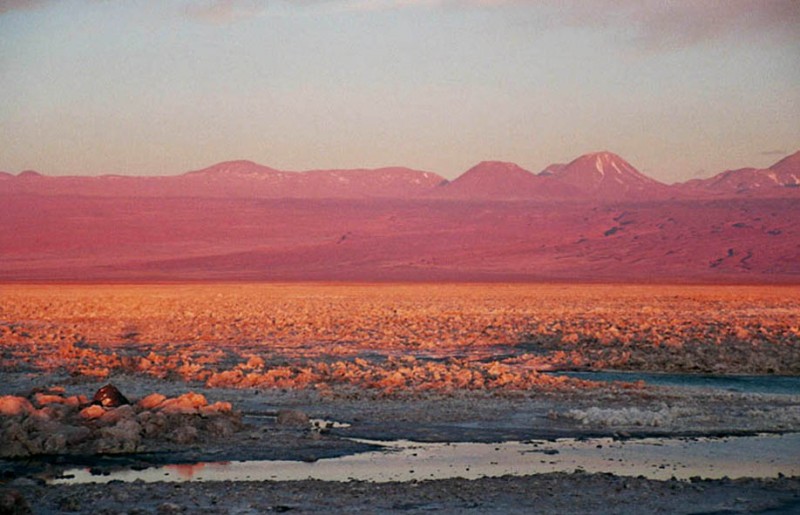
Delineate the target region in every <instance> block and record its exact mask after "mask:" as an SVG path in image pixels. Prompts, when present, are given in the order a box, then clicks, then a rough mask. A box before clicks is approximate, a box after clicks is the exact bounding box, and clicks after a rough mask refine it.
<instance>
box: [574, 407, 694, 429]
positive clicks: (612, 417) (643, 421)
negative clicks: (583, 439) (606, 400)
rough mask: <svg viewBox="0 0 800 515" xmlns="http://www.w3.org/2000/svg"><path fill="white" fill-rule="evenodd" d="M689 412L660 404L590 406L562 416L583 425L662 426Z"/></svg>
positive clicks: (669, 424) (670, 423)
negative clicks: (651, 405) (637, 406)
mask: <svg viewBox="0 0 800 515" xmlns="http://www.w3.org/2000/svg"><path fill="white" fill-rule="evenodd" d="M689 414H692V410H687V408H677V407H670V406H661V407H659V408H658V409H640V408H633V407H631V408H598V407H591V408H587V409H573V410H569V411H568V412H566V413H565V414H564V416H565V417H567V418H571V419H573V420H575V421H577V422H580V423H581V424H583V425H585V426H602V427H616V426H644V427H664V426H671V425H673V424H674V423H675V422H676V420H680V418H681V417H683V416H686V415H689Z"/></svg>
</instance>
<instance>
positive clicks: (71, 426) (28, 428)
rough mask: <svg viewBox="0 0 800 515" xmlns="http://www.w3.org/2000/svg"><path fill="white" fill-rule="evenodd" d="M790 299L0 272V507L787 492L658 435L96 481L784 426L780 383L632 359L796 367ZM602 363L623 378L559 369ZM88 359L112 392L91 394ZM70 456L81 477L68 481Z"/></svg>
mask: <svg viewBox="0 0 800 515" xmlns="http://www.w3.org/2000/svg"><path fill="white" fill-rule="evenodd" d="M798 313H800V287H797V286H791V285H783V286H781V285H770V286H754V285H741V286H735V285H729V286H722V285H716V286H709V285H669V284H655V285H647V284H638V285H637V284H558V283H553V284H539V283H537V284H525V283H516V284H506V283H469V284H457V283H381V284H371V283H236V282H230V283H219V284H208V283H202V284H201V283H197V284H193V283H185V282H184V283H173V284H167V283H163V284H152V283H150V284H115V285H99V284H94V285H93V284H79V285H76V284H72V285H70V284H60V285H57V284H43V285H31V284H27V285H25V284H7V285H4V286H2V302H0V323H1V325H0V346H1V347H2V356H1V361H0V367H1V370H2V376H3V381H2V385H1V386H0V394H2V395H3V397H2V404H0V408H2V410H3V414H4V416H3V418H2V431H3V438H2V446H1V447H0V452H2V457H3V461H2V462H1V463H2V472H3V482H4V486H3V492H4V496H5V497H4V501H3V502H4V507H5V506H16V508H13V509H18V510H22V511H24V510H25V509H26V508H30V509H32V510H33V511H34V512H37V513H55V512H62V511H70V512H94V511H98V510H99V511H101V512H102V511H104V512H126V511H127V512H138V513H151V512H158V513H170V512H184V511H185V512H218V513H259V512H265V511H287V510H293V511H297V512H313V511H330V510H333V511H362V512H373V511H380V510H400V511H404V512H409V513H414V512H422V511H429V510H439V511H446V512H453V513H455V512H463V511H480V512H487V511H488V512H498V513H505V512H515V511H516V512H530V511H543V512H591V511H594V512H614V513H640V512H641V511H642V509H643V507H644V506H646V507H647V511H663V512H720V511H725V510H727V511H725V512H758V511H765V510H766V511H768V510H777V511H769V512H770V513H773V512H780V511H781V510H784V511H786V512H790V511H791V510H792V509H796V508H797V506H798V499H800V490H799V487H800V486H799V484H798V481H797V478H796V477H786V474H783V473H780V474H777V475H774V477H761V478H748V477H747V474H744V475H739V476H737V477H723V476H725V474H719V475H716V476H715V475H714V474H713V473H709V475H708V476H707V477H702V476H700V475H698V476H693V477H691V478H686V477H681V474H680V470H679V469H680V466H681V465H680V464H679V463H678V462H677V460H678V458H676V459H675V463H672V464H671V465H670V467H672V468H671V470H672V469H674V470H675V472H674V473H672V472H670V473H669V474H668V475H667V476H665V477H663V478H660V479H653V478H650V477H645V476H644V475H642V474H638V473H630V474H624V473H623V474H619V473H615V474H612V473H604V472H598V471H596V470H595V469H592V468H591V467H589V468H590V470H589V471H588V472H587V471H586V470H584V469H583V467H581V466H579V467H577V468H576V470H574V471H573V470H570V471H568V472H565V471H560V472H552V471H551V472H540V473H533V471H531V473H527V474H526V473H519V472H515V473H514V474H511V475H509V474H502V475H491V474H488V475H487V477H470V476H469V474H466V475H465V474H459V473H454V474H452V476H450V477H433V478H431V477H419V478H418V479H417V478H413V479H407V480H403V481H389V482H378V483H375V482H370V481H369V480H366V481H365V480H353V481H347V479H348V478H347V477H341V478H338V479H339V480H337V481H330V480H319V479H308V480H292V481H289V480H285V481H284V480H274V481H255V480H250V481H248V480H242V478H233V479H231V480H228V481H202V482H200V481H195V482H192V481H186V482H174V481H172V480H170V481H166V482H164V481H156V482H147V483H143V482H142V480H141V479H140V480H139V481H133V482H127V481H121V480H112V481H111V482H110V483H109V482H108V481H109V479H113V478H114V477H116V476H113V475H110V476H109V474H113V473H115V472H118V471H120V470H139V471H142V470H144V471H147V470H159V471H160V470H161V469H159V468H158V467H162V466H165V465H167V466H173V467H175V466H177V467H178V468H177V469H175V470H177V471H179V472H178V476H182V477H184V478H185V479H186V478H188V479H191V478H192V476H193V474H194V472H193V471H194V470H196V469H198V468H199V469H202V468H203V467H204V466H205V465H206V464H215V463H226V462H239V461H243V462H253V461H254V460H279V461H275V462H274V463H276V464H279V463H287V462H302V463H306V464H311V466H313V464H315V463H323V462H325V461H326V460H331V459H333V460H335V459H337V457H341V456H358V455H360V454H362V453H368V452H372V453H375V452H376V450H377V451H378V452H379V454H380V452H381V450H380V448H379V446H377V447H376V442H396V441H411V442H420V444H422V443H427V444H435V443H443V444H456V443H459V442H465V443H467V442H470V443H485V444H498V445H500V444H502V443H504V442H506V443H507V442H536V441H542V442H547V441H550V442H553V441H559V439H576V441H581V440H586V439H592V438H601V439H603V438H604V439H607V440H603V442H606V443H605V446H606V447H609V446H613V442H622V443H624V442H636V441H637V440H640V439H643V438H667V439H676V438H677V439H685V441H687V442H690V441H693V440H697V439H703V438H735V437H746V436H753V435H787V434H788V435H791V434H794V433H796V432H797V431H798V429H800V394H798V393H790V394H785V393H783V394H774V393H769V392H766V393H765V392H751V391H736V390H731V389H714V388H685V387H669V386H663V385H657V384H652V383H651V382H650V381H648V380H643V379H641V378H639V376H637V375H636V373H648V374H656V375H657V374H664V375H665V376H666V375H669V376H671V377H675V376H676V375H680V374H683V375H686V377H699V376H702V377H705V376H709V377H721V376H725V377H741V376H743V377H759V376H760V377H783V376H796V375H798V372H800V345H798V344H799V343H800V341H799V340H800V326H798V316H797V315H798ZM603 370H615V371H625V372H629V373H630V374H629V376H623V377H630V380H625V379H622V380H617V381H604V380H595V379H592V375H591V374H587V373H584V374H572V375H570V374H564V373H563V372H570V371H571V372H575V371H579V372H591V371H603ZM644 377H650V376H644ZM108 383H111V384H113V385H115V386H116V387H117V388H119V390H120V391H121V392H122V393H123V395H124V396H125V397H126V398H127V399H128V400H129V401H130V404H129V405H123V406H118V407H109V406H100V405H92V404H91V399H92V396H93V395H94V393H95V392H96V391H97V390H98V389H99V388H100V387H102V386H103V385H105V384H108ZM608 442H612V443H608ZM792 445H793V446H794V447H792ZM602 446H603V445H600V444H598V447H602ZM795 447H796V444H792V443H790V444H789V448H788V452H793V451H794V450H797V449H796V448H795ZM382 452H384V453H389V452H391V451H390V450H383V451H382ZM557 452H558V451H549V453H552V454H557ZM563 452H564V451H563V450H562V453H563ZM756 458H757V457H753V456H741V457H740V461H743V462H745V463H746V462H747V460H749V459H756ZM620 461H622V459H620ZM264 463H268V462H267V461H265V462H264ZM542 463H544V460H542ZM276 466H278V465H276ZM379 466H380V465H379ZM387 466H388V465H387ZM82 467H85V469H86V470H88V471H89V472H90V474H89V475H90V477H91V478H92V480H93V481H97V484H94V483H88V484H86V483H76V482H70V481H69V479H70V477H71V476H73V477H74V472H71V471H74V470H75V469H76V468H77V469H80V468H82ZM181 467H182V468H181ZM662 468H664V467H662ZM467 470H468V469H467ZM411 472H412V473H413V472H414V471H413V470H412V471H411ZM787 472H789V473H790V474H789V475H792V474H791V472H792V471H791V470H787ZM490 476H491V477H490ZM150 480H152V478H151V479H150ZM148 481H149V480H148ZM133 500H135V502H133ZM9 509H11V508H9Z"/></svg>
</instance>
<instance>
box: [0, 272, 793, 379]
mask: <svg viewBox="0 0 800 515" xmlns="http://www.w3.org/2000/svg"><path fill="white" fill-rule="evenodd" d="M798 314H800V287H791V286H787V287H774V286H770V287H754V286H664V285H658V286H647V285H556V284H553V285H523V284H516V285H503V284H486V285H454V284H414V285H409V284H404V285H336V284H291V285H286V284H220V285H137V286H123V285H113V286H89V285H81V286H52V285H51V286H32V285H13V286H9V285H6V286H2V301H0V321H1V322H0V346H2V352H3V354H2V362H1V363H0V366H2V368H3V369H6V370H17V371H21V370H29V371H31V372H34V373H35V372H38V371H42V372H45V371H47V372H55V371H64V372H67V373H69V374H71V375H73V376H88V377H93V378H102V377H107V376H109V375H113V374H118V373H128V374H141V375H143V376H153V377H158V378H166V379H177V380H186V381H199V382H202V383H204V384H205V385H207V386H211V387H217V386H219V387H221V386H225V387H238V388H250V387H257V388H315V389H317V390H321V391H328V390H329V389H331V390H333V391H335V390H336V388H337V387H338V386H355V387H359V388H368V389H374V390H377V391H381V392H389V393H391V392H394V391H398V390H437V391H452V390H457V389H470V390H474V389H485V390H498V391H500V390H502V391H507V390H519V389H531V388H534V389H535V388H545V389H558V388H563V387H570V388H571V387H574V386H581V385H585V386H588V384H587V383H585V382H581V381H578V380H574V379H567V378H564V377H553V376H550V375H546V374H540V373H539V371H548V370H559V369H575V368H579V369H580V368H592V369H600V368H613V369H630V370H660V371H681V372H706V373H776V374H797V373H800V345H798V342H800V326H798Z"/></svg>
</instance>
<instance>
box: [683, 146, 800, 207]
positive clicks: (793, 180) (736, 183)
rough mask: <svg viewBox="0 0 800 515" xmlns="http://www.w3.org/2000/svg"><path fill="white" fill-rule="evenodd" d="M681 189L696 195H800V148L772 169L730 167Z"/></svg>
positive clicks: (685, 185) (688, 183)
mask: <svg viewBox="0 0 800 515" xmlns="http://www.w3.org/2000/svg"><path fill="white" fill-rule="evenodd" d="M678 188H679V189H680V190H682V191H684V192H686V193H688V194H690V195H693V196H696V197H736V196H739V197H795V196H796V197H800V151H798V152H795V153H794V154H792V155H790V156H787V157H785V158H783V159H781V160H780V161H778V162H777V163H775V164H774V165H772V166H770V167H769V168H764V169H760V168H739V169H736V170H727V171H725V172H722V173H720V174H717V175H715V176H714V177H711V178H708V179H695V180H692V181H689V182H686V183H684V184H681V185H678Z"/></svg>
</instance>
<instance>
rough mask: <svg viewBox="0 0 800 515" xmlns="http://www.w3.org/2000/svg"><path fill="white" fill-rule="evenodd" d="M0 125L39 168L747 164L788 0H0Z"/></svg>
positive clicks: (783, 122) (671, 170)
mask: <svg viewBox="0 0 800 515" xmlns="http://www.w3.org/2000/svg"><path fill="white" fill-rule="evenodd" d="M0 141H2V143H0V170H4V171H7V172H11V173H18V172H20V171H22V170H26V169H34V170H37V171H39V172H42V173H45V174H48V175H71V174H80V175H99V174H106V173H115V174H130V175H153V174H174V173H181V172H185V171H187V170H194V169H199V168H203V167H205V166H208V165H211V164H213V163H216V162H220V161H226V160H232V159H249V160H252V161H256V162H258V163H261V164H264V165H267V166H271V167H274V168H278V169H283V170H309V169H319V168H357V167H369V168H373V167H381V166H393V165H402V166H408V167H412V168H416V169H420V170H426V171H433V172H437V173H439V174H441V175H443V176H445V177H447V178H454V177H457V176H458V175H459V174H461V173H463V172H464V171H465V170H467V169H468V168H470V167H471V166H473V165H474V164H476V163H478V162H480V161H483V160H502V161H512V162H515V163H517V164H519V165H520V166H522V167H524V168H526V169H528V170H531V171H533V172H538V171H540V170H542V169H543V168H545V167H546V166H547V165H549V164H551V163H559V162H568V161H570V160H572V159H574V158H576V157H578V156H579V155H581V154H585V153H588V152H593V151H601V150H608V151H612V152H615V153H617V154H619V155H621V156H622V157H624V158H625V159H627V160H628V161H629V162H631V164H633V165H634V166H635V167H637V168H638V169H639V170H640V171H642V172H644V173H646V174H648V175H650V176H652V177H654V178H656V179H658V180H661V181H663V182H667V183H672V182H676V181H684V180H687V179H690V178H694V177H707V176H711V175H714V174H716V173H718V172H721V171H723V170H726V169H730V168H739V167H743V166H756V167H765V166H769V165H770V164H772V163H774V162H776V161H777V160H779V159H780V158H781V157H783V156H785V155H786V154H789V153H792V152H795V151H797V150H800V2H798V1H796V0H703V1H696V0H686V1H682V0H592V1H582V0H461V1H457V0H296V1H288V0H284V1H281V0H171V1H162V0H125V1H123V0H0Z"/></svg>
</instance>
